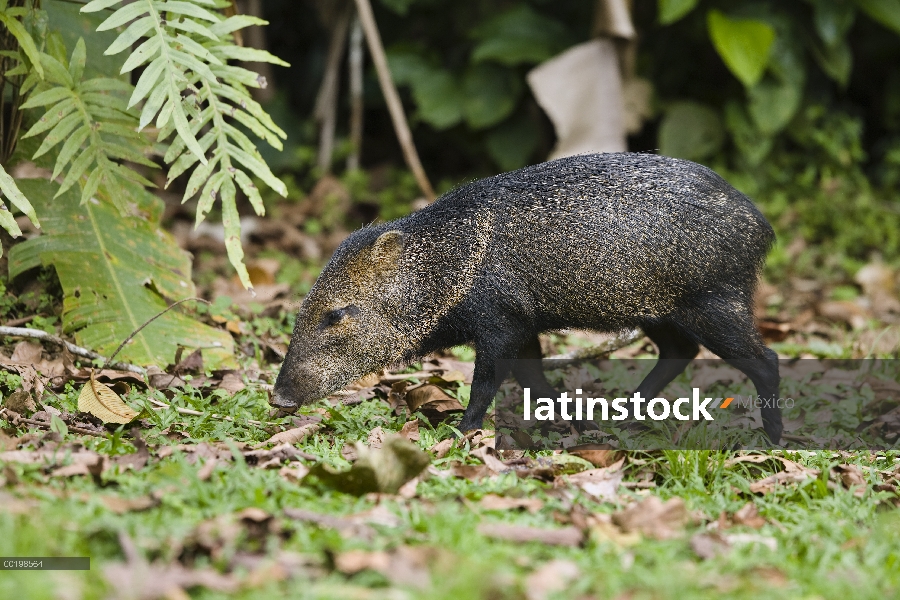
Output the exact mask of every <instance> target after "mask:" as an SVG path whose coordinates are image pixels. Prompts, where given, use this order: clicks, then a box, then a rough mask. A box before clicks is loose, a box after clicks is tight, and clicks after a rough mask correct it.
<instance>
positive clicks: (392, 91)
mask: <svg viewBox="0 0 900 600" xmlns="http://www.w3.org/2000/svg"><path fill="white" fill-rule="evenodd" d="M356 12H357V14H358V15H359V20H360V22H361V23H362V27H363V31H364V32H365V34H366V41H368V43H369V53H370V54H371V55H372V62H373V63H375V71H376V72H377V73H378V83H379V84H380V85H381V93H382V94H383V95H384V100H385V102H387V105H388V111H390V113H391V121H393V123H394V131H395V132H396V133H397V140H398V141H399V142H400V147H401V148H402V149H403V158H405V159H406V165H407V166H408V167H409V169H410V171H412V172H413V175H415V177H416V181H417V182H418V184H419V188H420V189H421V190H422V193H423V194H425V197H426V198H427V199H428V200H434V188H432V187H431V182H430V181H428V175H426V174H425V169H424V168H423V167H422V162H421V161H420V160H419V154H418V152H416V146H415V144H414V143H413V138H412V133H411V132H410V131H409V123H407V122H406V115H405V114H404V113H403V104H402V103H401V102H400V94H398V93H397V86H395V85H394V80H393V79H392V78H391V70H390V68H389V67H388V63H387V57H386V56H385V54H384V46H383V45H382V43H381V34H380V33H378V26H377V25H376V24H375V15H374V14H373V13H372V5H371V4H370V3H369V0H356Z"/></svg>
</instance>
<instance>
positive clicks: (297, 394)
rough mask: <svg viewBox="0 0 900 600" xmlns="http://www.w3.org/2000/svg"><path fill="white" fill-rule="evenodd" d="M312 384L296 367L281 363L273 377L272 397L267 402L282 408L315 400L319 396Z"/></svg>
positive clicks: (289, 407) (309, 378) (291, 407)
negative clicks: (275, 375)
mask: <svg viewBox="0 0 900 600" xmlns="http://www.w3.org/2000/svg"><path fill="white" fill-rule="evenodd" d="M311 384H312V378H311V377H309V376H308V375H307V374H305V373H304V372H303V370H302V369H298V368H297V367H296V366H294V368H290V367H289V366H288V365H287V364H285V365H283V366H282V368H281V371H280V372H279V373H278V378H277V379H275V388H274V389H273V390H272V398H271V400H269V404H271V405H272V406H275V407H277V408H280V409H282V410H291V409H297V408H299V407H300V406H303V405H304V404H307V403H309V402H311V401H312V400H315V399H316V398H318V397H319V396H318V395H317V394H316V392H315V390H314V389H312V388H314V387H315V386H314V385H311Z"/></svg>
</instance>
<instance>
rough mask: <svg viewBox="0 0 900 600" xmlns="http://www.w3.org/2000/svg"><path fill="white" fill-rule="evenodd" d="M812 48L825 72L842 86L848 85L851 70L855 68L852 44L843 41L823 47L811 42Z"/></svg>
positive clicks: (814, 55)
mask: <svg viewBox="0 0 900 600" xmlns="http://www.w3.org/2000/svg"><path fill="white" fill-rule="evenodd" d="M811 49H812V55H813V57H814V58H815V59H816V62H817V63H818V64H819V66H820V67H821V68H822V70H823V71H825V74H826V75H828V76H829V77H831V78H832V79H834V80H835V81H837V82H838V83H839V84H840V85H841V86H842V87H846V85H847V83H848V82H849V81H850V72H851V71H852V70H853V52H852V51H851V50H850V45H849V44H846V43H842V44H837V45H836V46H832V47H826V48H824V49H822V48H819V46H818V45H817V44H811Z"/></svg>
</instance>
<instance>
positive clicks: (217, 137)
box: [82, 0, 287, 288]
mask: <svg viewBox="0 0 900 600" xmlns="http://www.w3.org/2000/svg"><path fill="white" fill-rule="evenodd" d="M117 4H119V2H116V1H113V0H93V1H92V2H90V3H88V4H87V5H85V6H84V7H83V8H82V11H83V12H93V11H97V10H102V9H104V8H111V7H114V6H116V5H117ZM219 5H220V4H219V3H216V2H215V1H214V0H136V1H135V2H132V3H130V4H127V5H125V6H122V7H121V8H118V9H117V10H115V12H113V14H112V15H111V16H110V17H109V18H107V19H106V21H104V23H103V24H102V25H101V26H100V28H99V29H101V30H105V29H111V28H113V27H119V26H123V25H126V24H128V26H127V27H126V28H125V30H124V31H123V32H122V33H121V34H119V37H118V38H117V39H116V41H115V42H113V44H112V45H111V46H110V47H109V49H108V50H107V54H115V53H118V52H121V51H123V50H125V49H126V48H130V47H131V46H132V45H133V44H135V43H137V42H138V40H140V39H144V41H143V42H141V43H140V45H139V46H138V47H137V49H136V50H135V51H134V52H132V54H131V55H130V56H129V57H128V58H127V59H126V61H125V64H124V66H123V68H122V72H123V73H125V72H129V71H131V70H134V69H136V68H138V67H140V66H143V65H146V66H145V67H144V70H143V73H142V74H141V76H140V78H139V79H138V82H137V85H136V86H135V88H134V92H133V93H132V95H131V98H130V99H129V101H128V107H129V108H130V107H132V106H135V105H136V104H138V103H140V102H143V106H142V108H141V115H140V120H139V128H143V127H146V126H147V125H149V124H150V123H151V122H153V121H154V120H155V121H156V126H157V127H158V128H159V135H158V140H166V139H168V138H169V137H170V136H172V134H173V133H175V134H177V135H176V136H175V137H174V138H173V140H172V142H171V143H170V145H169V148H168V151H167V152H166V154H165V157H164V160H165V162H166V163H168V164H170V165H171V166H170V168H169V173H168V177H167V182H166V185H168V184H169V183H171V182H172V181H173V180H174V179H175V178H176V177H178V176H180V175H182V174H183V173H186V172H187V171H189V170H191V169H192V172H191V175H190V177H189V179H188V183H187V188H186V191H185V194H184V199H183V200H184V201H187V200H188V199H190V198H192V197H194V196H196V195H197V194H198V193H199V194H200V198H199V203H198V206H197V213H196V221H197V223H198V224H199V223H200V222H201V221H202V220H203V219H204V218H205V216H206V214H207V213H209V211H210V210H212V208H213V205H214V204H215V201H216V200H217V199H218V198H221V201H222V219H223V224H224V226H225V238H226V240H225V241H226V248H227V250H228V257H229V259H230V261H231V264H232V265H233V266H234V268H235V270H236V271H237V272H238V275H239V277H240V279H241V282H242V283H243V284H244V286H245V287H247V288H249V287H250V278H249V276H248V274H247V269H246V267H245V266H244V264H243V250H242V249H241V245H240V220H239V218H238V213H237V204H236V201H235V197H236V193H237V189H238V188H240V189H241V190H242V191H243V192H244V193H245V194H246V195H247V197H248V198H249V199H250V202H251V205H252V206H253V208H254V210H255V211H256V212H257V214H259V215H262V214H263V213H264V211H265V208H264V206H263V202H262V197H261V196H260V193H259V190H258V189H257V188H256V186H255V185H254V184H253V179H252V178H251V176H250V174H252V175H253V176H255V177H256V178H258V179H260V180H262V181H263V182H265V183H266V185H268V186H269V187H270V188H272V189H273V190H275V191H276V192H277V193H279V194H280V195H282V196H285V195H287V188H286V187H285V185H284V183H283V182H282V181H281V180H280V179H278V178H277V177H276V176H275V175H274V174H273V173H272V171H271V170H270V169H269V167H268V165H267V164H266V162H265V160H264V159H263V158H262V155H260V153H259V151H258V150H257V149H256V144H255V143H254V142H253V141H251V140H250V139H249V138H248V137H247V135H246V134H245V133H244V131H243V130H242V129H240V128H239V127H238V125H240V126H243V127H244V128H245V129H246V130H249V131H250V132H251V133H252V134H253V135H255V136H257V137H259V138H261V139H264V140H265V141H266V142H267V143H269V144H270V145H271V146H273V147H274V148H277V149H279V150H280V149H281V148H282V140H284V139H286V137H287V136H286V134H285V132H284V131H282V130H281V129H280V128H279V127H278V126H277V125H276V124H275V122H274V121H273V120H272V118H271V117H270V116H269V115H268V114H267V113H266V112H265V110H264V109H263V108H262V106H260V105H259V103H258V102H256V101H254V100H253V98H251V96H250V92H249V89H248V88H251V87H255V88H259V87H264V86H265V85H266V82H265V80H264V79H263V78H262V77H260V76H259V75H258V74H257V73H254V72H252V71H249V70H247V69H244V68H243V67H239V66H236V65H233V64H229V62H230V61H235V60H240V61H252V62H270V63H274V64H279V65H285V66H286V65H287V63H285V62H284V61H282V60H281V59H279V58H278V57H276V56H273V55H272V54H270V53H268V52H265V51H263V50H257V49H253V48H244V47H241V46H238V45H237V44H235V43H234V40H233V36H232V34H233V33H234V32H235V31H238V30H240V29H242V28H244V27H248V26H251V25H263V24H266V22H265V21H263V20H261V19H258V18H255V17H249V16H245V15H235V16H231V17H228V18H225V17H224V16H223V15H222V14H220V13H219V12H217V11H216V10H215V9H216V8H217V7H218V6H219ZM129 23H130V24H129ZM207 127H208V131H206V132H205V133H204V134H203V135H202V137H200V138H199V139H198V136H199V135H200V134H201V131H203V130H204V128H207Z"/></svg>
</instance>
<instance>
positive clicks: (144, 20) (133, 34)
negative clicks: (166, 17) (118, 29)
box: [104, 17, 156, 56]
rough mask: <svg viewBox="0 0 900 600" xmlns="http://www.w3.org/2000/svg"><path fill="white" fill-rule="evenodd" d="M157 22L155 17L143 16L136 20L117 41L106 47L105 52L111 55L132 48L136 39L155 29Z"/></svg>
mask: <svg viewBox="0 0 900 600" xmlns="http://www.w3.org/2000/svg"><path fill="white" fill-rule="evenodd" d="M155 23H156V19H154V18H153V17H141V18H140V19H138V20H137V21H134V22H133V23H132V24H131V25H129V26H128V27H127V28H126V29H125V31H123V32H122V33H121V34H120V35H119V37H117V38H116V41H115V42H113V43H112V44H111V45H110V47H109V48H107V49H106V52H104V54H106V55H107V56H109V55H111V54H118V53H119V52H121V51H122V50H125V49H127V48H131V46H132V45H133V44H134V43H135V42H136V41H138V40H139V39H141V38H142V37H143V36H144V35H145V34H146V33H147V32H148V31H150V30H151V29H153V25H154V24H155Z"/></svg>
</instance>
